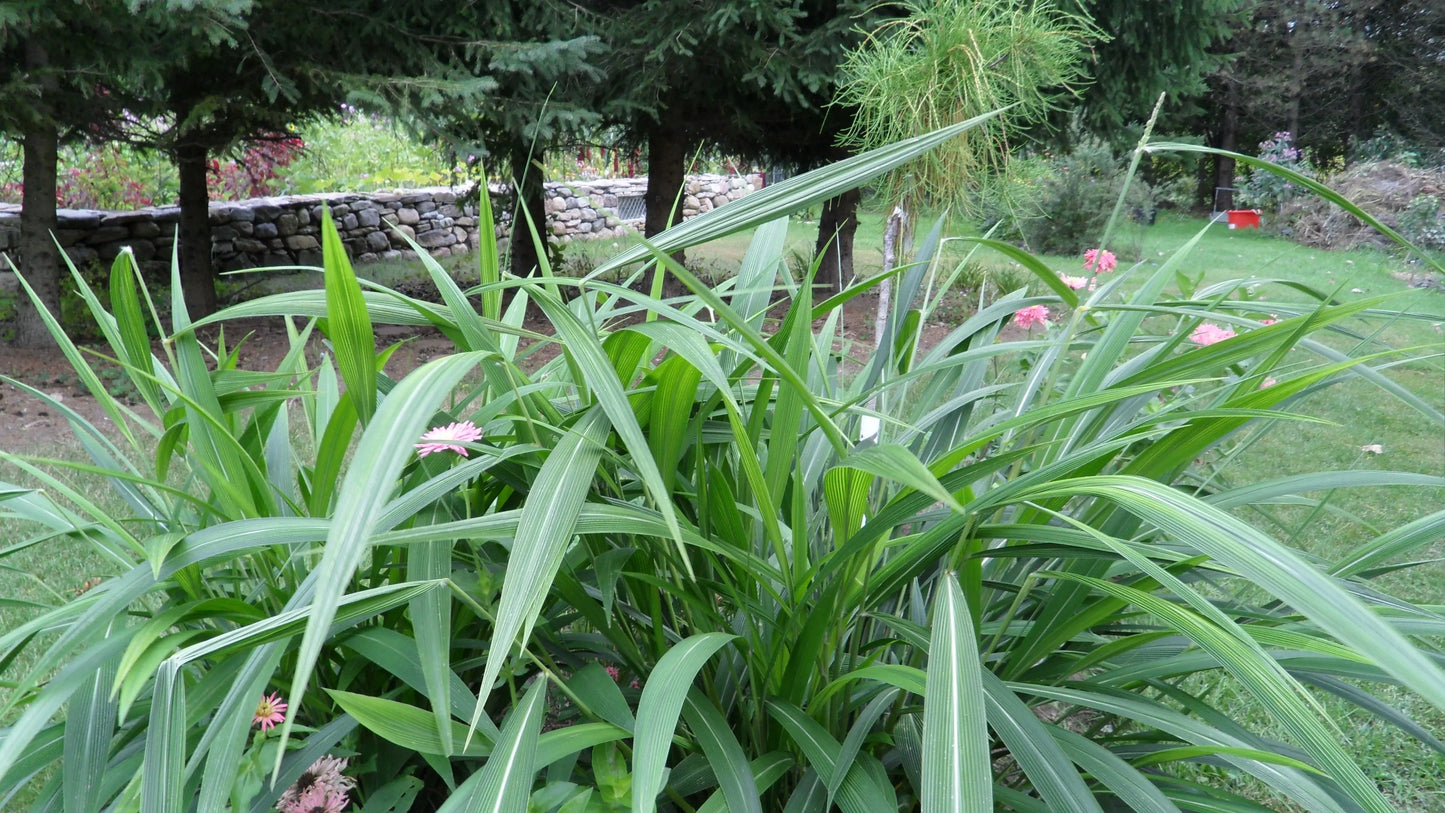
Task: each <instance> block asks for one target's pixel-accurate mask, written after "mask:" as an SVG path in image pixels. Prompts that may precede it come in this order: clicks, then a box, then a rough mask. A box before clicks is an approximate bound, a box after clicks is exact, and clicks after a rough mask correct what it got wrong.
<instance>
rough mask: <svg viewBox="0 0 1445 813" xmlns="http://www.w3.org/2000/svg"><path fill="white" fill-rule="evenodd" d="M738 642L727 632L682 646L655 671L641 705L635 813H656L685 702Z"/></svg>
mask: <svg viewBox="0 0 1445 813" xmlns="http://www.w3.org/2000/svg"><path fill="white" fill-rule="evenodd" d="M735 637H736V636H733V635H728V634H725V633H721V632H709V633H706V634H703V635H694V636H692V637H690V638H685V639H683V640H682V641H679V642H678V643H677V644H676V645H675V646H673V647H672V648H671V649H669V650H668V651H667V654H665V655H663V656H662V658H661V659H660V660H659V661H658V662H657V665H656V666H654V667H653V668H652V672H651V673H650V674H648V676H647V682H646V684H645V685H644V686H643V687H642V699H641V700H639V701H638V702H637V728H636V730H635V733H634V737H633V745H632V813H653V811H654V810H656V809H657V795H658V794H659V793H661V792H662V773H663V770H664V769H665V768H666V760H667V752H668V750H669V749H670V748H671V747H672V734H673V732H674V731H675V730H676V729H677V718H678V715H679V714H680V713H681V712H682V705H683V701H684V700H685V699H686V698H687V694H688V690H689V689H691V688H692V682H693V680H694V679H696V677H697V673H698V671H699V670H701V669H702V667H703V664H705V663H707V661H708V659H709V658H711V657H712V656H713V655H714V654H715V653H716V652H717V651H718V650H719V649H722V648H723V647H724V646H726V645H727V643H728V642H729V641H731V640H733V638H735Z"/></svg>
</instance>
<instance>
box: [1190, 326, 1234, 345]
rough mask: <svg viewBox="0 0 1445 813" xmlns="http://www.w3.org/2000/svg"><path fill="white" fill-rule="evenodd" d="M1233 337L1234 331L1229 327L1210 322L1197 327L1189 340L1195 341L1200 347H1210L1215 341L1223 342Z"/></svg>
mask: <svg viewBox="0 0 1445 813" xmlns="http://www.w3.org/2000/svg"><path fill="white" fill-rule="evenodd" d="M1232 338H1234V331H1232V330H1230V329H1229V328H1227V327H1220V326H1219V325H1211V324H1209V323H1208V322H1205V323H1204V324H1202V325H1200V326H1199V327H1196V328H1195V329H1194V332H1193V333H1191V334H1189V341H1191V342H1194V343H1195V344H1197V345H1199V346H1200V347H1208V346H1209V345H1211V344H1214V343H1215V342H1222V341H1224V340H1225V339H1232Z"/></svg>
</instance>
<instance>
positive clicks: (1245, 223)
mask: <svg viewBox="0 0 1445 813" xmlns="http://www.w3.org/2000/svg"><path fill="white" fill-rule="evenodd" d="M1225 214H1226V215H1228V216H1229V227H1230V228H1231V229H1257V228H1259V214H1260V210H1258V209H1230V210H1229V211H1228V212H1225Z"/></svg>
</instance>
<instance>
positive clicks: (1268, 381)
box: [1259, 378, 1279, 389]
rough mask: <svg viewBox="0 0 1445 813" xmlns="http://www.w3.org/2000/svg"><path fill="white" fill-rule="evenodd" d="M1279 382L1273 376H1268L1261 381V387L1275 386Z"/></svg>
mask: <svg viewBox="0 0 1445 813" xmlns="http://www.w3.org/2000/svg"><path fill="white" fill-rule="evenodd" d="M1278 383H1279V382H1278V381H1275V380H1274V379H1273V378H1266V379H1265V380H1263V381H1261V382H1259V388H1260V389H1264V388H1265V387H1273V386H1274V385H1275V384H1278Z"/></svg>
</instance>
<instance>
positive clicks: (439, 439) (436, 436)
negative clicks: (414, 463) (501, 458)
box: [416, 421, 482, 457]
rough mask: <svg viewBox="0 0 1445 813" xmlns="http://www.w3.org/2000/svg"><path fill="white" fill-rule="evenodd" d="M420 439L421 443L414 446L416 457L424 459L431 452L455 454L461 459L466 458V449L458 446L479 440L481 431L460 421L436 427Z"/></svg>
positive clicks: (468, 423)
mask: <svg viewBox="0 0 1445 813" xmlns="http://www.w3.org/2000/svg"><path fill="white" fill-rule="evenodd" d="M421 439H422V442H421V443H418V444H417V445H416V454H417V457H426V456H427V455H429V454H431V453H433V452H456V453H457V454H459V455H461V456H462V457H466V456H467V450H466V448H465V447H464V446H461V445H459V444H462V443H472V442H475V441H478V440H481V439H482V430H480V429H478V428H477V427H476V425H475V424H473V423H472V422H471V421H461V422H460V423H453V424H448V425H447V426H438V427H437V428H435V429H433V430H431V431H430V432H427V433H426V434H425V435H422V436H421Z"/></svg>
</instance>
